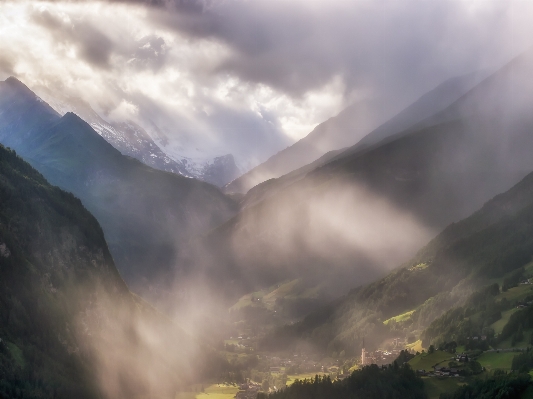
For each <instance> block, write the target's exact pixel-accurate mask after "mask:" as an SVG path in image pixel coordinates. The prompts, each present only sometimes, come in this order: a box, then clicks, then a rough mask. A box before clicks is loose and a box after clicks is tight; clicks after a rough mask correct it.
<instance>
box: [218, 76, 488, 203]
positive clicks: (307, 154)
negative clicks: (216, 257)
mask: <svg viewBox="0 0 533 399" xmlns="http://www.w3.org/2000/svg"><path fill="white" fill-rule="evenodd" d="M482 76H483V74H481V73H475V74H469V75H465V76H460V77H456V78H452V79H449V80H447V81H445V82H444V83H442V84H440V85H439V86H437V87H436V88H435V89H433V90H432V91H430V92H428V93H426V94H425V95H423V96H422V97H421V98H420V99H419V100H417V101H416V102H414V103H413V104H411V105H410V106H409V107H407V108H406V109H405V110H403V111H402V112H400V113H399V114H398V115H396V116H394V117H393V118H391V119H390V120H388V121H387V122H385V123H384V124H382V125H380V126H379V127H377V128H376V129H374V130H372V126H370V125H366V124H365V123H364V121H365V119H366V117H365V114H366V112H367V111H368V110H365V109H359V108H356V107H355V106H351V107H348V108H347V109H345V110H344V111H342V112H341V113H340V114H339V115H337V116H336V117H333V118H330V119H329V120H327V121H326V122H323V123H322V124H320V125H318V126H317V127H316V128H315V129H314V130H313V131H312V132H311V133H309V135H307V136H306V137H305V138H303V139H301V140H300V141H298V142H297V143H295V144H293V145H292V146H290V147H288V148H286V149H285V150H283V151H280V152H279V153H277V154H276V155H274V156H272V157H271V158H269V159H268V160H267V161H266V162H264V163H262V164H261V165H259V166H257V167H255V168H254V169H252V170H251V171H249V172H247V173H245V174H244V175H243V176H241V177H239V178H238V179H236V180H234V181H233V182H231V183H229V184H228V185H227V186H226V187H225V191H226V192H229V193H234V192H237V193H246V192H247V191H248V190H250V189H251V188H252V187H254V186H255V185H257V184H260V183H261V182H263V181H265V180H268V179H272V178H277V177H280V176H282V175H285V174H287V173H290V172H291V171H294V170H296V169H299V168H301V167H304V165H306V164H309V163H312V162H313V161H315V160H317V159H318V158H319V157H321V156H322V155H324V154H326V153H327V152H329V151H333V150H338V149H340V148H343V147H346V146H350V145H354V143H357V144H355V146H354V149H362V148H365V147H367V146H369V145H372V144H375V143H377V142H379V141H381V140H383V139H384V138H386V137H388V136H390V135H392V134H394V133H398V132H401V131H403V130H405V129H408V128H410V127H411V126H413V125H415V124H416V123H418V122H420V121H422V120H424V119H426V118H428V117H430V116H432V115H433V114H435V113H436V112H438V111H441V110H443V109H444V108H446V107H447V106H449V105H450V104H451V103H452V102H454V101H455V100H457V99H458V98H459V97H461V96H462V95H463V94H465V93H466V92H467V91H468V90H470V89H471V88H472V87H474V86H475V85H476V84H477V83H479V81H480V80H481V78H482ZM369 131H370V133H368V134H366V133H367V132H369ZM365 134H366V136H365ZM359 139H360V141H359V142H358V140H359ZM336 155H337V153H331V154H329V156H327V158H326V157H325V159H323V161H322V164H323V163H325V162H326V161H327V160H330V159H332V158H333V157H335V156H336Z"/></svg>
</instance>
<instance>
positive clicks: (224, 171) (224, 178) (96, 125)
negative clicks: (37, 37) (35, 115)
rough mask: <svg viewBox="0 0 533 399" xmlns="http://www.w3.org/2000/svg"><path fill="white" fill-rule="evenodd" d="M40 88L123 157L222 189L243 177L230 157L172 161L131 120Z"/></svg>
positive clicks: (62, 110)
mask: <svg viewBox="0 0 533 399" xmlns="http://www.w3.org/2000/svg"><path fill="white" fill-rule="evenodd" d="M38 89H39V91H38V93H39V96H40V97H41V98H43V99H44V100H45V101H46V102H47V103H48V104H49V105H50V106H52V107H53V108H54V110H56V111H57V112H58V113H59V114H60V115H64V114H66V113H67V112H73V113H75V114H76V115H78V116H80V117H81V118H82V119H83V120H84V121H86V122H87V123H88V124H89V125H91V127H92V128H93V129H94V130H95V131H96V132H97V133H98V134H99V135H100V136H102V137H103V138H105V139H106V141H107V142H108V143H110V144H111V145H112V146H113V147H115V148H116V149H117V150H119V151H120V152H121V153H122V154H124V155H128V156H130V157H133V158H136V159H138V160H139V161H141V162H143V163H144V164H146V165H148V166H151V167H153V168H155V169H159V170H164V171H167V172H172V173H178V174H181V175H183V176H186V177H194V178H197V179H199V180H202V181H205V182H208V183H211V184H214V185H216V186H219V187H221V186H223V185H224V184H226V183H228V182H230V181H232V180H233V179H235V178H236V177H238V176H239V175H240V174H241V172H240V170H239V168H238V167H237V165H236V164H235V160H234V159H233V156H232V155H231V154H228V155H224V156H221V157H216V158H214V159H210V160H205V159H204V160H193V159H190V158H187V157H181V158H179V159H173V158H171V157H169V156H168V155H167V154H165V153H164V152H163V151H162V150H161V148H160V147H159V146H158V145H157V144H156V143H155V142H154V140H153V139H152V138H151V137H150V135H149V134H148V133H147V132H146V131H145V130H144V129H143V128H142V127H140V126H139V125H137V124H136V123H134V122H132V121H129V120H124V121H121V122H108V121H106V120H104V119H103V118H102V117H101V116H100V115H98V114H97V113H96V112H95V111H94V110H93V109H92V108H91V106H90V105H89V104H87V103H86V102H84V101H83V100H81V99H78V98H61V96H59V95H57V94H56V95H54V94H52V93H51V92H50V90H48V89H44V88H38Z"/></svg>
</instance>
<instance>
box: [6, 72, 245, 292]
mask: <svg viewBox="0 0 533 399" xmlns="http://www.w3.org/2000/svg"><path fill="white" fill-rule="evenodd" d="M0 142H1V143H3V144H5V145H6V146H10V147H12V148H13V149H15V150H16V151H17V153H19V154H20V155H21V156H22V157H24V158H25V159H26V160H28V161H29V162H30V163H31V164H32V165H33V166H34V167H35V168H36V169H38V170H39V171H40V172H41V173H42V174H43V175H44V176H45V177H46V178H47V179H48V180H49V181H50V182H52V183H53V184H56V185H58V186H60V187H61V188H63V189H65V190H68V191H70V192H72V193H74V194H75V195H76V196H78V197H79V198H80V199H81V200H82V201H83V203H84V205H85V206H86V207H87V208H88V209H89V210H90V211H91V212H92V213H93V214H94V215H95V217H96V218H97V220H98V221H99V222H100V224H101V226H102V228H103V230H104V233H105V235H106V240H107V242H108V244H109V248H110V250H111V253H112V254H113V258H114V260H115V262H116V264H117V267H118V269H119V271H120V272H121V275H122V276H123V278H124V279H125V280H126V281H127V282H128V284H129V285H130V286H131V287H132V288H134V289H135V290H137V291H141V290H143V292H145V293H147V292H148V290H147V288H149V287H150V286H149V284H153V285H155V286H156V289H155V291H157V286H158V285H161V282H162V281H173V278H172V277H171V276H172V272H173V270H174V267H175V266H176V258H177V256H178V254H179V253H180V251H181V249H182V247H183V245H185V243H187V242H188V241H189V240H191V239H192V238H193V237H194V236H195V235H199V234H201V233H203V232H205V231H208V230H209V229H211V228H213V227H215V226H216V225H218V224H220V223H222V222H224V221H225V220H227V219H228V218H229V217H231V216H232V215H233V214H234V213H235V212H236V206H235V204H234V202H233V201H232V200H231V199H229V198H228V197H226V196H224V195H223V194H222V193H221V192H220V191H219V190H218V189H217V188H216V187H214V186H211V185H209V184H207V183H203V182H199V181H197V180H195V179H190V178H185V177H183V176H180V175H176V174H173V173H168V172H162V171H159V170H155V169H152V168H150V167H148V166H146V165H144V164H142V163H141V162H139V161H137V160H135V159H133V158H129V157H126V156H124V155H122V154H120V152H119V151H118V150H116V149H115V148H113V147H112V146H111V145H110V144H109V143H107V142H106V141H105V140H104V139H103V138H102V137H101V136H99V135H98V134H97V133H96V132H95V131H94V130H93V129H92V128H91V126H89V125H88V124H87V123H86V122H84V121H83V120H82V119H80V118H79V117H78V116H77V115H75V114H72V113H67V114H66V115H65V116H63V117H60V116H59V115H58V114H57V113H56V112H55V111H54V110H52V108H50V107H49V106H48V105H47V104H46V103H44V102H43V101H42V100H41V99H40V98H38V97H37V96H36V95H35V94H34V93H33V92H31V91H30V90H29V89H28V88H27V87H26V86H24V85H23V84H22V83H21V82H19V81H17V80H16V79H14V78H9V79H7V80H6V81H5V82H0ZM152 288H153V287H152ZM152 293H153V291H152Z"/></svg>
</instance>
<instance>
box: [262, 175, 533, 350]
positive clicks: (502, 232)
mask: <svg viewBox="0 0 533 399" xmlns="http://www.w3.org/2000/svg"><path fill="white" fill-rule="evenodd" d="M532 237H533V173H531V174H529V175H527V176H526V177H525V178H524V179H523V180H522V181H520V182H519V183H518V184H517V185H516V186H514V187H513V188H511V189H510V190H509V191H507V192H505V193H503V194H500V195H498V196H496V197H494V198H493V199H492V200H490V201H489V202H487V203H486V204H485V205H484V206H483V207H482V208H481V209H480V210H479V211H477V212H475V213H474V214H473V215H471V216H470V217H468V218H466V219H464V220H461V221H460V222H457V223H453V224H451V225H450V226H448V227H447V228H446V229H444V230H443V231H442V232H441V233H440V234H439V235H438V236H437V237H436V238H434V239H433V240H432V241H431V242H429V243H428V244H427V245H426V246H425V247H423V248H422V249H421V250H420V251H419V252H418V253H417V254H416V255H415V256H414V257H413V258H412V259H410V260H409V261H407V262H405V263H404V264H403V265H402V266H400V268H398V269H397V270H395V271H393V272H392V273H391V274H389V275H388V276H386V277H385V278H383V279H380V280H378V281H376V282H375V283H372V284H369V285H367V286H365V287H360V288H358V289H354V290H352V291H351V292H350V293H349V294H348V295H346V296H345V297H343V298H341V299H339V300H338V301H336V302H335V303H332V304H331V305H329V306H327V307H325V308H324V309H322V310H321V311H319V312H316V313H314V314H311V315H309V316H308V317H306V319H305V320H303V321H302V322H301V323H299V324H298V325H296V326H293V327H288V328H286V329H284V330H282V331H279V332H278V333H277V334H278V335H277V336H274V337H271V339H270V340H269V341H268V342H267V344H268V345H277V344H276V343H275V342H276V341H277V342H278V343H279V342H284V343H285V344H286V343H287V342H291V341H292V340H293V339H294V338H296V337H297V338H298V339H300V338H306V339H309V340H311V341H312V342H313V343H314V344H316V345H317V346H318V347H320V348H321V349H323V350H324V349H325V348H329V349H330V350H332V348H337V349H338V348H341V347H343V348H352V350H353V348H356V347H358V346H359V345H360V344H361V340H362V339H363V337H365V339H366V341H367V343H368V344H369V345H379V344H380V343H381V340H384V339H386V338H390V337H395V336H402V335H403V334H405V330H403V328H404V327H406V328H407V331H419V332H420V331H422V330H424V329H425V328H426V327H428V326H429V325H430V324H431V323H432V322H433V321H434V320H435V319H437V318H438V317H439V316H441V315H442V314H443V313H444V312H445V311H447V310H448V309H450V308H452V307H454V306H457V305H459V304H461V303H462V302H463V301H464V300H465V299H466V298H467V297H468V296H469V294H470V293H472V292H473V291H474V290H476V289H478V288H480V287H482V286H484V285H488V284H490V283H492V282H494V281H495V279H502V278H503V277H504V276H506V275H509V274H510V273H512V272H514V271H516V270H518V269H520V268H521V267H522V266H525V265H526V264H528V263H529V262H530V261H531V259H532V258H531V257H532V255H533V238H532ZM408 311H411V312H412V313H411V315H410V316H409V317H408V319H407V320H408V321H407V322H405V323H404V325H403V326H404V327H402V329H399V330H395V329H394V328H395V327H394V324H392V325H388V326H385V325H383V323H382V322H383V321H384V320H387V319H390V318H391V317H393V316H396V315H399V314H403V313H405V312H408ZM440 332H441V331H437V335H438V334H439V333H440ZM432 334H435V331H433V332H432ZM337 349H336V350H337Z"/></svg>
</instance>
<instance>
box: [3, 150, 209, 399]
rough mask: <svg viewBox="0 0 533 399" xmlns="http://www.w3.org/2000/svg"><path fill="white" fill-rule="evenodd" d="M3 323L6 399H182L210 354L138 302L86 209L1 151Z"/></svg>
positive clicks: (95, 222)
mask: <svg viewBox="0 0 533 399" xmlns="http://www.w3.org/2000/svg"><path fill="white" fill-rule="evenodd" d="M0 320H1V323H0V381H1V383H0V396H1V397H5V398H20V397H25V398H43V397H48V398H65V399H66V398H82V399H85V398H87V399H89V398H95V399H96V398H102V397H108V398H126V397H132V396H133V395H135V396H143V395H155V396H157V397H174V395H175V392H176V391H177V390H178V389H179V386H180V385H181V384H183V383H186V382H189V381H190V380H191V378H195V377H194V376H193V375H192V374H191V371H192V369H194V368H197V372H198V375H202V373H203V371H202V370H204V367H205V362H204V361H205V355H207V354H208V352H209V351H208V350H204V349H201V348H200V345H199V343H198V342H195V341H194V340H193V339H192V338H190V337H189V336H187V335H186V334H185V333H184V332H183V331H182V330H181V329H180V328H179V327H178V326H176V325H175V324H174V323H173V322H171V321H170V320H169V319H167V318H166V317H164V316H163V315H161V314H160V313H158V312H156V311H155V310H154V309H153V308H151V307H150V306H149V305H147V304H146V303H145V302H144V301H142V300H141V299H140V298H138V297H137V296H135V295H133V294H132V293H130V291H129V290H128V287H127V286H126V284H125V283H124V281H123V280H122V278H121V277H120V276H119V273H118V271H117V269H116V268H115V265H114V263H113V259H112V257H111V253H110V252H109V250H108V247H107V245H106V242H105V239H104V234H103V232H102V229H101V228H100V226H99V224H98V222H97V220H96V219H95V218H94V217H93V216H92V215H91V214H90V213H89V212H88V211H87V210H86V209H85V208H84V206H83V205H82V203H81V201H80V200H79V199H77V198H76V197H74V196H73V195H72V194H70V193H67V192H65V191H62V190H61V189H59V188H58V187H54V186H52V185H50V184H49V183H48V182H47V181H46V180H45V179H44V177H43V176H42V175H41V174H39V173H38V172H37V171H36V170H35V169H33V168H32V167H31V166H30V165H29V164H28V163H26V162H24V161H23V160H22V159H21V158H20V157H19V156H17V155H16V154H15V152H14V151H11V150H7V149H5V148H4V147H3V146H1V145H0ZM210 361H211V362H213V361H214V362H215V363H216V362H217V361H216V358H211V360H210Z"/></svg>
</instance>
